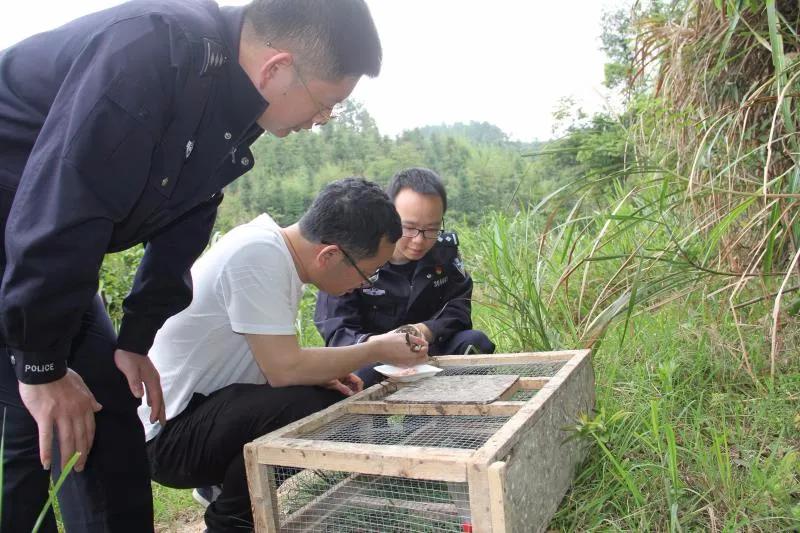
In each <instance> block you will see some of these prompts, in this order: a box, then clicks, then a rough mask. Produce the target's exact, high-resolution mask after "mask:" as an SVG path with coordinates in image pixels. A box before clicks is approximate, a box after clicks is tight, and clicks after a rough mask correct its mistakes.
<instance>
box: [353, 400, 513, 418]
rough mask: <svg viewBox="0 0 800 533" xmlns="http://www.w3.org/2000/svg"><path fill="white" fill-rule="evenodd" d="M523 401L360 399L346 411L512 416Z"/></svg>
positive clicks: (393, 413)
mask: <svg viewBox="0 0 800 533" xmlns="http://www.w3.org/2000/svg"><path fill="white" fill-rule="evenodd" d="M523 405H525V402H494V403H490V404H486V405H481V404H452V405H451V404H446V403H416V404H402V403H386V402H383V401H361V402H355V403H351V404H349V405H348V406H347V407H345V409H346V410H347V412H348V413H353V414H362V415H427V416H437V415H438V416H459V415H460V416H479V415H482V416H513V415H514V414H516V412H517V411H519V409H520V407H522V406H523Z"/></svg>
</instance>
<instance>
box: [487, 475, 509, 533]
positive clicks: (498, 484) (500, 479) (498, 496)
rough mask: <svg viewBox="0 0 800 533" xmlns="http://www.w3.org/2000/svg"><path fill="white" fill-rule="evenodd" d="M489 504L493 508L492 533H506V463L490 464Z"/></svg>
mask: <svg viewBox="0 0 800 533" xmlns="http://www.w3.org/2000/svg"><path fill="white" fill-rule="evenodd" d="M488 475H489V505H490V507H491V509H492V533H506V514H505V512H506V511H505V507H506V502H505V497H506V494H505V493H506V488H505V483H506V463H505V462H504V461H497V462H495V463H492V464H491V465H489V470H488Z"/></svg>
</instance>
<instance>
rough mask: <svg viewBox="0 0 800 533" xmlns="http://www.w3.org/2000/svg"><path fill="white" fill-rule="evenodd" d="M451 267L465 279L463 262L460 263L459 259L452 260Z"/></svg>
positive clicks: (465, 273) (465, 271)
mask: <svg viewBox="0 0 800 533" xmlns="http://www.w3.org/2000/svg"><path fill="white" fill-rule="evenodd" d="M453 266H454V267H456V268H457V269H458V271H459V272H461V275H462V276H464V277H465V278H466V277H467V270H466V269H465V268H464V261H462V260H461V258H460V257H456V258H455V259H453Z"/></svg>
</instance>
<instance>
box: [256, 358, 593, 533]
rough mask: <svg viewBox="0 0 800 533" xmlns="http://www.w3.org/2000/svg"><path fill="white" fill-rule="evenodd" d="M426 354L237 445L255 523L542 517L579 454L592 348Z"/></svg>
mask: <svg viewBox="0 0 800 533" xmlns="http://www.w3.org/2000/svg"><path fill="white" fill-rule="evenodd" d="M433 363H434V364H437V365H439V366H441V367H442V368H443V372H440V373H439V374H438V375H437V376H436V377H431V378H428V379H426V380H423V381H420V382H418V383H415V384H404V383H390V382H383V383H381V384H379V385H375V386H373V387H371V388H370V389H367V390H365V391H363V392H361V393H359V394H357V395H355V396H352V397H350V398H348V399H347V400H344V401H342V402H340V403H338V404H335V405H333V406H331V407H329V408H328V409H326V410H324V411H321V412H319V413H316V414H313V415H311V416H309V417H306V418H305V419H303V420H300V421H297V422H295V423H293V424H290V425H288V426H286V427H284V428H282V429H280V430H278V431H275V432H273V433H270V434H268V435H265V436H264V437H261V438H260V439H257V440H256V441H254V442H252V443H250V444H248V445H247V446H245V459H246V465H247V474H248V481H249V485H250V493H251V499H252V502H253V511H254V518H255V526H256V530H257V531H267V532H275V531H284V532H311V531H320V532H337V533H338V532H344V533H348V532H353V533H355V532H389V533H393V532H401V531H402V532H407V531H410V532H450V531H453V532H465V531H476V532H478V531H480V532H484V531H485V532H492V533H497V532H506V531H520V532H529V531H541V530H543V529H544V528H545V527H546V526H547V523H548V521H549V518H550V517H551V516H552V514H553V513H554V512H555V509H556V507H557V505H558V502H559V501H560V500H561V498H562V497H563V495H564V493H565V492H566V490H567V488H568V487H569V484H570V482H571V479H572V477H573V473H574V469H575V468H576V466H577V465H578V463H579V462H580V460H581V458H582V456H583V453H584V445H583V444H582V443H581V442H580V441H579V440H578V439H569V438H567V437H569V432H568V431H567V430H566V429H565V428H567V427H568V426H569V425H570V423H573V424H574V421H575V420H576V419H577V418H578V416H579V415H580V414H582V413H587V412H589V411H590V410H591V409H592V407H593V404H594V374H593V371H592V368H591V364H590V357H589V352H588V350H575V351H562V352H545V353H525V354H496V355H492V356H443V357H437V358H433ZM448 376H475V377H474V378H473V377H465V378H460V377H450V378H449V380H450V381H448V379H442V378H446V377H448ZM509 376H510V378H509ZM460 383H468V384H470V385H469V386H470V387H474V388H475V392H476V394H477V393H478V389H481V390H480V392H481V394H479V396H480V397H481V398H482V400H481V402H482V403H478V402H470V401H468V400H467V399H465V398H468V397H469V396H470V394H471V391H470V390H466V391H464V390H459V391H452V390H448V387H449V388H450V389H452V388H455V387H456V386H457V384H460ZM498 383H499V389H502V390H497V391H495V390H494V389H493V387H495V388H498ZM490 385H491V386H490ZM439 389H442V390H441V391H440V390H439ZM490 389H491V390H490ZM487 390H490V393H489V394H488V395H487V394H486V392H487ZM440 393H441V395H440ZM495 393H496V394H495ZM415 395H418V396H419V397H418V398H415ZM484 397H488V400H487V401H488V403H486V402H483V398H484Z"/></svg>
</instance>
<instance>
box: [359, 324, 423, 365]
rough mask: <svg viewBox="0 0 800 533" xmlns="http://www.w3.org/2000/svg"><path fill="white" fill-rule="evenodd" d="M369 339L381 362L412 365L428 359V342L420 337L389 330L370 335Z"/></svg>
mask: <svg viewBox="0 0 800 533" xmlns="http://www.w3.org/2000/svg"><path fill="white" fill-rule="evenodd" d="M406 339H408V342H406ZM370 340H371V342H370V343H371V344H373V345H375V346H376V348H377V350H376V355H377V356H378V357H377V360H378V361H380V362H382V363H390V364H393V365H397V366H414V365H418V364H422V363H424V362H425V361H427V360H428V343H427V342H426V341H425V339H423V338H421V337H417V336H415V335H411V334H409V333H400V332H394V331H390V332H389V333H384V334H383V335H375V336H373V337H370Z"/></svg>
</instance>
